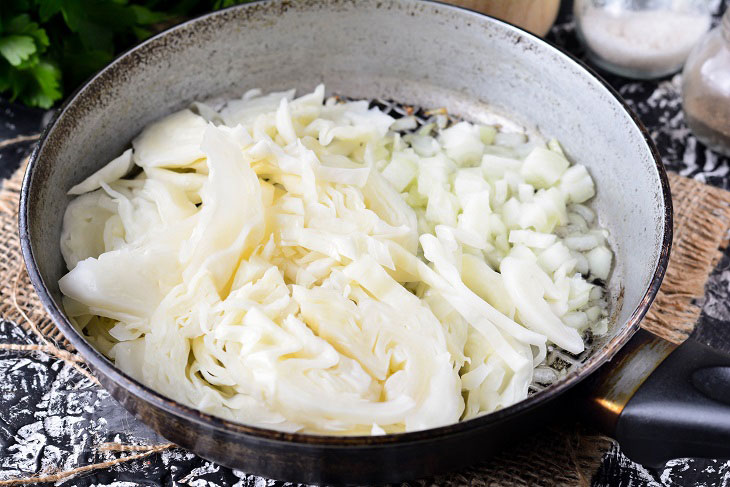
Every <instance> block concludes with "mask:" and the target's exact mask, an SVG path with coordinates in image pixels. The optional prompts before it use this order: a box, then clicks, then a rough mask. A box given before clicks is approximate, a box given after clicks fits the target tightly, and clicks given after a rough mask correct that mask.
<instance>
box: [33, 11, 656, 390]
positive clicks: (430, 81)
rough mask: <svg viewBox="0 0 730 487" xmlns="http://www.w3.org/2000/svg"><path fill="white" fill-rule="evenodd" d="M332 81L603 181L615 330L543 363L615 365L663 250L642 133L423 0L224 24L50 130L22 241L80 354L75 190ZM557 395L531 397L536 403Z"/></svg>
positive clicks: (551, 57)
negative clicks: (152, 130)
mask: <svg viewBox="0 0 730 487" xmlns="http://www.w3.org/2000/svg"><path fill="white" fill-rule="evenodd" d="M436 41H437V42H436ZM321 82H324V83H325V85H326V86H327V88H328V90H329V92H330V93H338V94H343V95H347V96H350V97H353V98H365V99H377V100H380V101H381V102H383V101H384V100H398V101H399V102H402V103H405V104H408V105H416V106H421V107H446V108H447V109H448V111H449V112H450V113H451V114H454V115H456V116H459V117H462V118H464V119H466V120H471V121H486V122H488V121H490V120H493V118H492V117H494V116H495V114H496V115H502V114H507V115H508V118H512V116H514V120H515V121H516V122H517V123H518V124H520V125H522V126H526V127H528V128H529V129H530V130H536V131H539V132H540V133H542V134H544V135H545V136H548V137H555V138H557V139H558V140H560V141H561V143H562V144H563V147H564V149H565V151H566V154H567V156H568V158H569V159H570V160H571V161H573V162H578V163H581V164H584V165H585V166H586V167H587V168H588V170H589V171H590V173H591V174H592V176H593V178H594V180H595V182H596V188H597V196H596V198H595V200H594V202H593V205H594V209H595V210H596V211H597V213H598V214H599V218H600V224H601V226H603V227H605V228H607V229H608V230H609V232H610V234H611V236H610V242H611V246H612V250H613V251H614V254H615V265H614V270H613V272H612V275H611V277H610V279H609V282H608V290H609V293H610V296H611V298H612V303H611V306H612V308H611V314H612V316H613V318H614V319H613V320H612V321H613V323H614V325H613V327H612V328H611V329H610V330H609V333H608V334H606V335H605V336H602V337H594V338H593V341H592V343H591V344H590V345H589V347H588V348H587V349H586V351H585V352H583V354H581V355H579V356H572V355H570V354H567V353H565V352H562V351H560V350H557V349H556V350H552V351H551V352H550V353H549V355H548V364H549V365H550V366H551V367H552V368H553V369H555V370H556V371H562V370H565V372H559V373H557V374H556V380H558V382H560V381H570V380H571V379H570V377H574V376H575V374H574V373H573V374H571V373H570V372H571V371H574V370H575V369H576V368H577V366H579V365H581V364H582V365H586V364H588V363H593V364H597V363H599V362H601V361H603V360H606V359H607V358H608V357H609V356H610V354H611V352H612V350H614V349H615V347H613V346H612V344H613V345H616V344H619V343H621V342H623V341H624V340H625V339H626V337H627V331H626V326H627V323H629V320H630V317H631V316H632V314H633V313H634V312H635V310H637V308H639V307H640V306H641V305H642V302H643V300H644V297H645V294H646V291H647V289H649V287H650V286H651V285H652V283H653V280H654V277H655V272H656V269H657V266H658V265H660V263H661V255H662V243H663V241H664V238H665V210H666V206H665V205H666V203H665V201H666V200H665V195H664V193H663V188H662V176H661V174H660V169H659V168H658V167H657V163H656V159H655V157H654V154H653V153H652V149H651V146H650V145H649V144H647V140H646V138H645V135H644V133H643V132H642V131H641V129H640V128H639V127H638V126H637V125H636V122H635V121H634V120H633V119H632V117H631V115H630V114H629V113H628V112H627V111H626V109H625V108H624V106H623V105H622V103H621V102H620V101H619V100H617V98H616V97H615V96H614V95H613V94H612V93H611V92H610V90H608V89H607V88H606V87H605V86H604V85H603V84H602V83H601V82H600V81H599V80H597V79H596V78H594V77H593V76H591V75H590V74H589V73H588V72H587V71H586V70H585V69H584V68H582V67H581V66H580V65H578V64H577V63H575V62H574V61H572V60H571V59H570V58H569V57H568V56H566V55H565V54H562V53H561V52H559V51H558V50H556V49H554V48H552V47H550V46H549V45H548V44H546V43H545V42H543V41H542V40H540V39H538V38H536V37H533V36H531V35H529V34H526V33H524V32H522V31H519V30H518V29H515V28H513V27H510V26H508V25H506V24H503V23H501V22H498V21H495V20H493V19H490V18H488V17H484V16H481V15H477V14H474V13H472V12H469V11H465V10H461V9H457V8H453V7H449V6H446V5H442V4H438V3H430V2H421V1H416V0H384V1H382V2H351V1H347V0H324V1H321V0H317V1H313V0H312V1H306V0H305V1H302V2H286V1H283V0H282V1H271V2H261V3H253V4H250V5H247V6H243V7H240V8H235V9H229V10H225V11H221V12H218V13H216V14H212V15H209V16H206V17H203V18H200V19H197V20H195V21H192V22H189V23H186V24H183V25H182V26H179V27H177V28H175V29H173V30H171V31H169V32H168V33H166V34H164V35H162V36H158V37H156V38H153V39H151V40H149V41H147V42H146V43H144V44H142V45H141V46H140V47H138V48H136V49H134V50H133V51H131V52H130V53H127V54H126V55H124V56H122V57H121V58H120V59H118V60H117V61H115V62H114V63H113V64H111V65H110V66H109V67H108V68H106V69H105V70H104V71H102V72H101V73H100V74H99V75H98V76H97V77H96V78H95V79H93V80H92V81H91V82H90V83H88V84H87V85H86V86H85V87H83V88H82V89H81V90H80V92H79V93H77V94H76V95H75V96H74V97H73V98H72V100H71V101H70V102H69V103H68V105H67V106H66V107H65V108H64V109H63V111H62V113H61V114H60V115H59V117H58V118H57V120H56V121H55V122H54V123H53V125H52V126H51V127H50V129H49V131H48V133H47V134H46V137H45V139H44V141H43V143H42V145H41V147H40V149H39V150H38V152H37V154H36V157H35V161H34V164H35V167H34V168H33V171H32V173H31V180H30V181H29V182H27V183H26V187H27V189H28V194H26V195H25V198H26V211H27V213H26V215H25V216H24V218H25V221H26V224H27V240H28V241H29V242H30V250H31V251H32V255H33V258H34V261H35V265H36V266H37V273H38V277H39V278H40V279H41V280H42V284H43V286H44V287H45V288H46V289H47V291H48V295H49V301H48V302H47V306H48V307H49V308H51V311H52V313H55V318H56V320H57V322H60V323H61V327H62V329H63V330H64V331H65V332H66V333H67V334H72V335H74V336H73V338H74V339H75V340H76V341H77V342H79V341H81V340H82V338H81V337H80V336H79V335H78V334H77V333H76V332H75V331H74V330H73V328H72V327H71V325H70V324H69V323H68V321H67V320H66V319H65V318H64V317H63V315H62V311H61V310H62V307H61V300H60V292H59V289H58V284H57V282H58V279H59V278H60V277H61V276H62V275H63V274H64V273H65V268H64V264H63V259H62V257H61V254H60V250H59V239H60V232H61V225H62V220H63V212H64V209H65V207H66V205H67V203H68V201H69V200H70V199H69V197H68V196H67V195H66V191H67V190H68V189H69V188H70V187H71V186H73V185H74V184H76V183H77V182H79V181H81V180H82V179H84V178H85V177H86V176H88V175H90V174H91V173H93V172H94V171H95V170H97V169H98V168H100V167H101V166H102V165H103V164H105V163H106V162H107V161H109V160H110V159H112V158H113V157H114V156H116V155H118V154H119V153H120V152H121V150H122V149H123V148H124V147H125V146H127V145H128V144H129V141H130V140H131V139H132V138H133V137H134V136H135V135H136V134H137V133H138V132H139V131H140V129H141V128H142V127H144V126H146V125H147V124H149V123H150V122H152V121H153V120H155V119H157V118H159V117H161V116H162V115H165V114H168V113H170V112H172V111H174V110H178V109H180V108H182V107H185V106H187V105H188V104H190V103H191V102H192V101H194V100H201V99H206V98H211V97H225V98H230V97H233V96H240V95H241V94H242V93H243V92H245V91H246V90H247V89H250V88H255V87H259V88H262V89H264V90H265V91H276V90H282V89H288V88H291V87H296V88H297V89H298V91H299V93H303V92H306V91H307V90H311V89H313V88H314V86H316V85H317V84H318V83H321ZM393 110H397V107H396V106H395V105H394V106H393ZM33 272H34V271H32V272H31V273H33ZM619 297H620V298H621V299H619ZM621 303H623V305H621ZM594 351H597V352H594ZM95 360H97V361H99V360H100V359H98V358H96V359H95ZM551 370H552V369H551ZM543 375H548V374H543ZM551 383H553V381H544V382H542V383H536V384H533V392H537V391H540V390H543V389H544V388H545V387H548V386H549V385H550V384H551Z"/></svg>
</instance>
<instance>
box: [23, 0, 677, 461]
mask: <svg viewBox="0 0 730 487" xmlns="http://www.w3.org/2000/svg"><path fill="white" fill-rule="evenodd" d="M391 1H393V2H398V3H409V2H410V0H405V1H403V0H391ZM264 2H266V0H256V1H254V2H251V3H248V4H245V5H239V6H234V7H230V8H227V9H223V10H220V11H217V12H212V13H208V14H205V15H202V16H200V17H196V18H194V19H191V20H188V21H186V22H184V23H182V24H178V25H176V26H173V27H171V28H169V29H167V30H165V31H163V32H161V33H159V34H157V35H155V36H153V37H151V38H149V39H147V40H146V41H144V42H142V43H141V44H139V45H137V46H135V47H133V48H131V49H129V50H128V51H125V52H124V53H122V54H121V55H119V56H118V57H117V58H115V59H114V60H113V61H112V62H111V63H109V64H108V65H107V66H106V67H105V68H104V69H102V70H101V71H100V72H99V73H97V74H95V75H94V76H92V77H91V78H90V79H89V80H87V81H86V82H85V83H84V84H83V85H82V86H80V87H79V88H78V89H77V90H76V91H75V92H74V93H73V94H72V95H70V96H69V97H68V98H67V99H66V101H65V102H64V103H63V104H62V105H61V106H60V107H59V108H58V109H57V111H56V113H55V114H54V116H53V118H52V120H51V121H50V122H49V124H48V125H47V126H46V128H45V129H44V131H43V134H42V135H41V138H40V140H39V142H38V144H37V145H36V147H35V148H34V150H33V152H32V154H31V156H30V159H29V162H28V166H27V169H26V171H25V174H24V178H23V184H22V188H21V195H20V207H19V214H18V218H19V222H18V226H19V233H20V244H21V250H22V254H23V258H24V260H25V264H26V268H27V270H28V274H29V276H30V280H31V283H32V284H33V287H34V288H35V290H36V292H37V293H38V295H39V297H40V299H41V302H42V304H43V306H44V307H45V309H46V311H47V312H48V313H49V314H50V316H51V318H52V320H53V322H54V324H55V325H56V326H57V327H58V328H59V329H60V330H61V332H62V333H63V335H64V336H65V337H66V338H67V339H68V340H69V341H70V342H71V343H72V345H73V346H74V347H75V348H76V349H77V350H78V351H79V353H80V354H81V356H82V357H84V359H86V360H87V361H88V363H89V365H90V367H91V368H92V370H93V371H95V372H97V373H101V374H102V375H103V376H104V377H105V378H106V379H108V380H110V381H112V382H114V383H115V384H116V385H118V386H120V387H121V388H123V389H124V390H125V391H126V392H127V393H129V394H132V395H134V396H136V397H137V398H138V399H140V400H142V401H144V402H146V403H148V404H150V405H151V406H153V407H155V408H158V409H161V410H163V411H165V412H166V413H168V414H172V415H174V416H177V417H180V418H182V419H184V420H187V421H192V422H196V423H199V424H201V425H202V426H205V427H208V428H212V429H215V430H219V431H221V432H222V433H224V434H228V435H234V436H240V437H248V438H252V439H254V438H255V439H256V440H257V441H268V442H281V443H286V444H288V445H297V446H301V447H337V448H362V447H367V448H373V447H378V446H385V445H393V444H400V445H402V444H413V443H418V442H422V441H430V440H434V439H438V438H441V437H446V436H455V435H457V436H458V435H460V434H464V433H467V432H469V433H471V432H473V430H478V429H482V428H487V427H491V426H492V425H494V424H498V423H500V422H502V421H505V420H507V419H508V418H511V417H514V416H517V415H519V414H522V413H524V412H526V411H528V410H531V409H534V408H537V407H539V406H542V405H544V404H546V403H548V402H549V401H550V400H552V399H554V398H556V397H558V396H560V395H561V394H563V393H565V392H566V391H567V390H569V389H571V388H572V387H574V386H576V385H577V384H578V383H579V382H581V381H582V380H583V379H585V378H586V377H587V376H589V375H590V374H591V373H593V372H594V371H595V370H596V369H598V367H600V366H601V365H603V364H604V363H605V362H607V361H609V360H610V359H611V357H612V356H613V354H615V353H616V352H617V351H618V350H619V349H620V348H621V347H622V346H623V345H624V344H625V343H626V342H627V341H628V340H629V338H631V336H632V335H633V334H634V333H635V332H636V331H637V330H638V329H639V323H640V321H641V319H642V318H643V317H644V315H645V314H646V312H647V311H648V309H649V306H650V305H651V303H652V302H653V300H654V298H655V297H656V294H657V292H658V290H659V287H660V285H661V282H662V279H663V277H664V274H665V272H666V269H667V266H668V262H669V253H670V249H671V243H672V230H673V225H672V215H673V214H672V201H671V193H670V190H669V181H668V178H667V173H666V170H665V168H664V165H663V164H662V162H661V158H660V156H659V153H658V150H657V148H656V146H655V144H654V142H653V141H652V139H651V136H650V135H649V133H648V131H647V129H646V128H645V127H644V125H643V124H642V122H641V121H640V120H639V118H638V116H637V115H636V114H635V113H634V112H633V111H632V110H631V108H630V107H629V106H628V104H627V103H626V101H625V100H623V98H621V96H620V95H619V94H618V92H617V91H616V90H615V89H614V88H613V87H611V86H610V85H609V84H608V82H606V81H605V80H604V79H603V78H602V77H601V76H600V75H598V74H597V73H596V72H595V71H594V70H593V69H591V68H590V67H588V66H587V65H585V64H584V63H583V62H582V61H581V60H580V59H577V58H576V57H575V56H573V55H572V54H570V53H568V52H566V51H565V50H563V49H562V48H560V47H558V46H555V45H553V44H551V43H550V42H548V41H545V40H543V39H541V38H539V37H537V36H535V35H533V34H531V33H529V32H527V31H525V30H523V29H521V28H519V27H516V26H514V25H512V24H509V23H507V22H504V21H501V20H499V19H495V18H494V17H490V16H488V15H485V14H482V13H479V12H475V11H473V10H470V9H467V8H463V7H457V6H454V5H449V4H445V3H443V2H440V1H437V0H426V2H425V3H428V4H432V5H436V6H438V7H439V8H444V9H453V10H456V11H462V12H463V13H465V14H466V15H467V16H470V17H471V18H473V19H474V20H476V21H482V22H484V21H487V22H492V23H496V24H500V25H501V26H502V28H505V29H508V30H511V31H513V32H514V33H515V34H517V35H520V36H526V37H528V39H530V40H531V41H532V42H536V43H538V44H541V48H544V49H547V50H551V51H553V52H554V53H555V54H558V55H559V56H562V57H564V58H566V61H567V62H568V63H572V64H574V65H575V66H576V67H577V68H579V69H581V70H583V71H585V72H586V73H587V74H588V75H589V77H590V78H593V79H594V80H595V81H597V82H598V83H599V85H600V87H602V88H604V89H605V90H606V91H607V92H608V93H609V94H610V95H611V96H612V97H613V99H614V100H615V101H617V102H618V104H619V105H620V106H621V108H622V109H623V111H624V112H625V113H626V114H628V115H629V117H630V118H631V120H632V121H633V123H634V126H635V128H637V129H638V130H639V132H640V133H641V135H642V137H643V138H644V142H645V143H646V145H647V147H648V149H649V151H650V153H651V156H652V159H653V161H654V164H655V168H656V170H657V173H658V176H659V180H660V183H661V192H662V201H661V203H662V204H663V208H664V220H663V221H664V229H663V230H664V231H663V236H662V242H661V249H660V252H659V256H658V259H657V262H656V266H655V269H654V273H653V275H652V278H651V281H650V282H649V284H648V286H647V289H646V291H645V293H644V295H643V297H642V299H641V301H640V302H639V304H638V306H637V307H636V308H635V309H634V311H633V312H632V314H631V316H630V317H629V319H628V320H627V321H626V323H624V324H623V325H621V329H620V330H619V331H618V332H617V334H616V335H615V336H614V337H613V338H612V339H611V340H610V341H609V343H608V344H607V345H606V347H605V348H604V349H603V350H601V351H598V352H597V353H596V354H595V355H593V356H592V357H591V358H590V359H589V362H588V363H586V364H581V365H580V366H579V367H578V368H577V370H576V371H575V372H574V373H572V374H569V375H568V376H567V377H565V378H564V379H562V380H560V381H559V382H557V383H555V384H554V385H552V386H550V387H549V388H547V389H545V390H544V391H540V392H538V393H536V394H534V395H532V396H529V397H527V398H526V399H523V400H522V401H519V402H517V403H515V404H512V405H510V406H508V407H506V408H502V409H500V410H497V411H494V412H492V413H489V414H486V415H483V416H479V417H476V418H473V419H470V420H467V421H461V422H458V423H453V424H450V425H446V426H441V427H437V428H431V429H426V430H420V431H413V432H408V433H395V434H386V435H382V436H334V435H316V434H308V433H286V432H282V431H277V430H272V429H267V428H262V427H257V426H251V425H246V424H243V423H237V422H232V421H228V420H226V419H223V418H220V417H217V416H214V415H211V414H208V413H203V412H201V411H199V410H197V409H194V408H192V407H189V406H186V405H184V404H182V403H179V402H177V401H174V400H172V399H169V398H167V397H165V396H164V395H162V394H160V393H158V392H157V391H155V390H154V389H152V388H150V387H148V386H146V385H144V384H143V383H141V382H139V381H137V380H136V379H133V378H132V377H131V376H129V375H127V374H126V373H124V372H122V371H121V370H120V369H119V368H117V367H116V366H115V365H114V364H113V363H112V362H111V361H110V360H109V359H107V358H106V357H105V356H104V355H102V354H101V353H100V352H99V351H98V350H96V349H95V348H94V347H93V346H92V345H91V344H90V343H88V342H87V341H86V339H85V338H84V337H83V336H82V335H81V333H79V332H78V331H77V330H76V329H75V328H74V327H73V325H71V323H70V322H69V321H68V319H67V318H66V317H65V314H64V313H63V311H62V310H61V309H59V307H58V306H56V303H55V301H54V300H53V298H52V297H51V294H50V292H49V291H48V288H47V287H46V285H45V283H44V281H43V278H42V277H41V274H40V270H39V268H38V266H37V264H36V262H35V258H34V255H33V249H32V246H31V241H30V233H29V225H28V207H29V194H30V193H31V191H32V182H33V175H34V170H35V168H36V166H37V164H36V163H37V161H38V159H39V157H40V155H41V151H42V148H43V146H44V143H45V141H46V140H47V138H48V137H49V135H50V134H51V133H52V131H53V130H54V128H55V127H56V125H57V123H58V122H59V121H60V120H61V119H62V117H63V115H64V114H65V113H66V112H67V110H68V109H69V107H71V106H72V105H73V104H74V102H75V101H76V100H77V99H78V98H79V96H82V95H83V92H84V91H85V89H86V88H87V87H88V86H89V85H91V84H92V83H94V81H95V80H97V79H99V77H101V76H102V75H104V74H105V73H106V72H107V71H108V70H110V69H111V68H113V67H114V66H115V65H116V64H118V63H119V62H120V60H123V59H124V58H125V57H127V56H129V55H130V54H132V53H134V52H136V51H138V50H141V49H143V48H144V47H145V46H147V45H149V44H151V43H154V42H156V41H157V40H158V39H160V38H161V37H164V36H166V35H168V34H169V33H170V32H174V31H176V30H178V29H184V28H189V27H190V26H191V25H192V24H194V23H196V22H199V21H202V20H203V19H208V18H210V17H213V16H219V15H225V12H227V11H231V10H239V9H240V10H244V9H248V8H252V7H253V6H256V5H260V4H263V3H264Z"/></svg>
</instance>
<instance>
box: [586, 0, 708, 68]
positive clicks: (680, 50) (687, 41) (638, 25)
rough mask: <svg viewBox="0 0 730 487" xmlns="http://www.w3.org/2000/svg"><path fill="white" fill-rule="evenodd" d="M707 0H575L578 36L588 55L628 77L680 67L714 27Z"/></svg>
mask: <svg viewBox="0 0 730 487" xmlns="http://www.w3.org/2000/svg"><path fill="white" fill-rule="evenodd" d="M710 3H711V2H708V1H707V0H575V2H574V7H573V8H574V15H575V21H576V29H577V32H578V38H579V39H580V40H581V42H582V43H583V45H584V46H585V48H586V54H587V56H588V59H589V60H590V61H591V62H592V63H593V64H595V65H597V66H598V67H600V68H603V69H605V70H606V71H609V72H612V73H615V74H619V75H621V76H626V77H628V78H637V79H651V78H659V77H661V76H666V75H668V74H672V73H674V72H677V71H679V70H680V69H681V68H682V65H683V64H684V61H685V60H686V59H687V55H688V54H689V52H690V50H691V49H692V47H693V46H694V45H695V44H696V43H697V41H698V40H699V39H700V38H701V37H702V36H703V35H704V34H705V33H706V32H707V30H708V29H709V28H710V23H711V18H712V13H711V11H710Z"/></svg>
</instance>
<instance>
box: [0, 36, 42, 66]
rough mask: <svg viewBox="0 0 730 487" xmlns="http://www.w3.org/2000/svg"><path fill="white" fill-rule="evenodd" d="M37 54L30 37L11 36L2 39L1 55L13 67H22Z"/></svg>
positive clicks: (0, 43)
mask: <svg viewBox="0 0 730 487" xmlns="http://www.w3.org/2000/svg"><path fill="white" fill-rule="evenodd" d="M35 52H36V45H35V42H34V41H33V38H32V37H30V36H24V35H23V36H19V35H9V36H5V37H3V38H0V54H2V55H3V57H4V58H5V59H7V60H8V62H9V63H10V64H12V65H13V66H18V65H20V64H21V63H22V62H23V61H25V60H26V59H28V58H29V57H30V56H31V54H34V53H35Z"/></svg>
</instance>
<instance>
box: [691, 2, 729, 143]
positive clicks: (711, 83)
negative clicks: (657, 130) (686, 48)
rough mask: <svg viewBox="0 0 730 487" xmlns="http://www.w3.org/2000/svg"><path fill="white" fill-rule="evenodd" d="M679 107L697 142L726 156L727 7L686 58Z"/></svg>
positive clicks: (727, 117) (727, 100) (727, 128)
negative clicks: (682, 109)
mask: <svg viewBox="0 0 730 487" xmlns="http://www.w3.org/2000/svg"><path fill="white" fill-rule="evenodd" d="M682 106H683V108H684V117H685V119H686V120H687V125H689V128H690V129H691V130H692V132H693V133H694V135H695V136H696V137H697V139H699V141H700V142H702V143H703V144H705V145H706V146H707V147H709V148H710V149H712V150H714V151H716V152H719V153H721V154H724V155H726V156H730V8H729V9H728V10H727V11H726V12H725V15H724V16H723V17H722V22H721V23H720V25H719V26H718V27H716V28H715V29H713V30H711V31H710V33H709V34H707V36H706V37H705V38H704V39H702V41H701V42H700V43H699V44H697V46H696V47H695V48H694V49H693V50H692V52H691V54H690V55H689V59H687V64H686V65H685V67H684V72H683V73H682Z"/></svg>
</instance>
